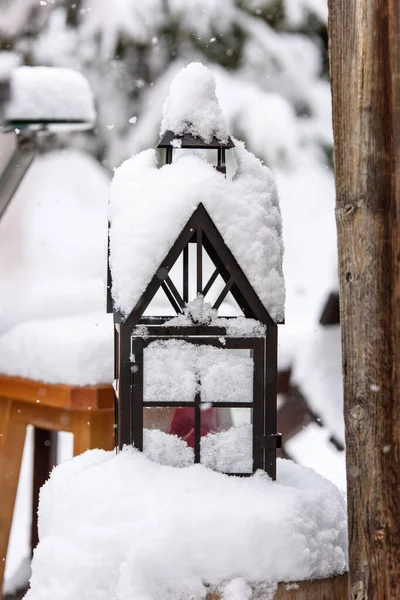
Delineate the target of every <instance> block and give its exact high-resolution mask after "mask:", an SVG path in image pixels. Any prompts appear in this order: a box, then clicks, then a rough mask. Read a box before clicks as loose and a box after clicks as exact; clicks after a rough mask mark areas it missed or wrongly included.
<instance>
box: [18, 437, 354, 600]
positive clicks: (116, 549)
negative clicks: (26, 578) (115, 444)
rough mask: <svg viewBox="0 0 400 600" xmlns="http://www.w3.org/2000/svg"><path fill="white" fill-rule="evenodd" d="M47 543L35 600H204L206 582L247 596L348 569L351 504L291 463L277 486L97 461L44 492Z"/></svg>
mask: <svg viewBox="0 0 400 600" xmlns="http://www.w3.org/2000/svg"><path fill="white" fill-rule="evenodd" d="M39 536H40V542H39V545H38V547H37V549H36V552H35V555H34V559H33V562H32V578H31V590H30V591H29V592H28V594H27V600H37V599H39V598H40V600H47V599H48V600H50V599H52V598H54V596H55V595H57V590H60V589H63V594H64V598H65V600H74V599H76V598H77V597H79V598H82V600H84V599H85V598H87V599H89V598H93V597H94V596H96V597H98V598H99V599H103V598H104V600H106V598H108V599H109V598H114V597H115V598H118V600H135V599H136V598H138V599H139V598H143V595H146V597H147V598H149V599H150V598H151V599H156V598H160V597H163V598H170V599H171V600H172V599H176V598H182V599H183V598H187V597H191V598H203V597H204V593H205V591H206V590H205V588H204V586H203V584H204V583H205V582H208V583H209V584H210V585H212V586H213V588H214V589H217V588H219V589H221V586H222V588H224V586H227V585H229V583H228V582H231V583H232V580H236V584H234V587H235V588H236V587H237V586H239V588H240V589H241V590H242V592H243V588H244V589H248V586H249V583H253V584H254V585H255V586H256V588H257V589H259V590H260V589H262V585H266V584H262V582H269V587H270V588H271V589H273V588H274V586H275V587H276V584H277V583H278V582H280V581H293V580H295V581H297V580H304V579H315V578H327V577H331V576H333V575H335V574H341V573H343V572H344V571H345V569H346V552H347V546H346V545H347V531H346V506H345V501H344V498H343V495H342V494H341V493H340V491H339V490H338V489H337V488H336V487H335V486H334V485H333V484H331V483H330V482H328V481H327V480H325V479H323V478H321V477H320V476H318V475H316V474H315V473H314V472H313V471H311V470H309V469H306V468H305V467H300V466H299V465H295V464H294V463H292V462H291V461H285V460H278V465H277V481H276V482H272V481H271V480H270V479H269V477H268V476H267V475H266V474H264V473H261V472H259V473H258V474H256V475H255V476H254V477H251V478H244V479H243V478H237V477H229V476H227V475H222V474H220V473H217V472H215V471H212V470H210V469H207V468H206V467H204V466H203V465H193V466H190V467H186V468H173V467H170V466H162V465H159V464H157V463H155V462H152V461H150V460H149V459H148V458H147V457H146V456H144V455H143V454H142V453H140V452H138V451H136V450H133V449H126V450H125V451H123V452H120V453H119V454H117V455H115V453H107V452H104V451H100V450H93V451H89V452H86V453H85V454H83V455H81V456H79V457H76V458H74V459H73V460H72V461H69V462H67V463H64V464H63V465H59V466H58V467H56V469H54V470H53V472H52V475H51V477H50V479H49V481H48V482H47V483H46V484H45V486H44V487H43V488H42V491H41V496H40V506H39ZM246 586H247V587H246ZM242 592H241V594H242V595H241V596H240V597H244V596H243V593H242ZM248 597H249V598H250V596H248Z"/></svg>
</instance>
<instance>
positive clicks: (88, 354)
mask: <svg viewBox="0 0 400 600" xmlns="http://www.w3.org/2000/svg"><path fill="white" fill-rule="evenodd" d="M113 356H114V355H113V322H112V316H111V315H107V314H104V313H84V314H81V315H74V316H69V317H64V318H62V317H59V318H56V319H42V320H37V321H27V322H24V323H20V324H19V325H15V326H14V327H13V328H11V329H10V330H9V331H7V332H6V333H4V334H3V335H2V336H0V373H3V374H5V375H12V376H18V377H26V378H28V379H35V380H37V381H45V382H46V383H62V384H69V385H97V384H100V383H110V384H111V383H112V381H113V364H114V363H113V361H114V358H113Z"/></svg>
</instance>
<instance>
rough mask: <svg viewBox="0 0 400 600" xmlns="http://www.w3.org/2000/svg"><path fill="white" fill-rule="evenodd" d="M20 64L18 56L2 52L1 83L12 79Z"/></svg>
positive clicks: (0, 64)
mask: <svg viewBox="0 0 400 600" xmlns="http://www.w3.org/2000/svg"><path fill="white" fill-rule="evenodd" d="M18 62H19V61H18V56H17V55H16V54H15V53H14V52H0V82H1V81H7V80H8V79H9V78H10V76H11V72H12V70H13V69H15V67H16V66H18Z"/></svg>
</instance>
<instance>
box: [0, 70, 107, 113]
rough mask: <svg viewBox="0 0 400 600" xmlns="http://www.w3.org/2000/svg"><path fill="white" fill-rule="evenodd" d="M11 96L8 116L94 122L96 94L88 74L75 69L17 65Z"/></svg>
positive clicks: (12, 78) (13, 73) (13, 76)
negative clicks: (93, 91) (87, 79)
mask: <svg viewBox="0 0 400 600" xmlns="http://www.w3.org/2000/svg"><path fill="white" fill-rule="evenodd" d="M11 86H12V88H11V89H12V98H11V102H10V103H9V105H8V106H7V109H6V112H5V118H6V119H8V120H14V121H18V120H21V121H24V120H30V121H41V120H44V119H45V120H47V119H50V120H61V121H62V120H72V121H88V122H90V123H91V122H93V121H94V120H95V118H96V111H95V109H94V103H93V94H92V91H91V89H90V86H89V84H88V82H87V81H86V79H85V77H84V76H83V75H82V74H81V73H79V72H78V71H74V70H73V69H60V68H55V67H18V68H17V69H15V70H14V71H13V72H12V76H11Z"/></svg>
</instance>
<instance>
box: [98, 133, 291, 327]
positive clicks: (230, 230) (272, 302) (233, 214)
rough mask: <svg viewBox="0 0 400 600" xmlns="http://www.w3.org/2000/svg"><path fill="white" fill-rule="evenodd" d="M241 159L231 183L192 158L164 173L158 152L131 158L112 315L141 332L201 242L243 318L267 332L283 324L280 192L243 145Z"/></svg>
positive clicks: (120, 208) (115, 223)
mask: <svg viewBox="0 0 400 600" xmlns="http://www.w3.org/2000/svg"><path fill="white" fill-rule="evenodd" d="M234 152H235V154H236V160H237V163H238V168H237V171H236V173H235V175H234V177H233V178H232V179H229V178H225V177H224V176H223V175H222V174H221V173H219V172H218V171H216V170H215V169H214V167H213V166H212V165H211V164H210V163H207V162H206V161H205V160H202V159H201V158H200V157H198V156H193V155H189V156H185V155H182V156H180V157H177V159H176V160H175V161H174V162H173V163H172V164H170V165H165V166H163V167H161V168H158V166H157V160H156V154H155V150H147V151H144V152H142V153H140V154H138V155H136V156H134V157H132V158H131V159H129V160H127V161H125V163H123V165H121V167H119V168H118V169H117V170H116V171H115V173H114V178H113V182H112V185H111V198H110V211H109V219H110V223H111V225H110V268H111V277H112V298H113V308H114V310H115V311H117V312H119V313H120V315H121V318H120V320H121V321H123V322H125V321H126V320H127V319H128V318H130V316H132V314H133V313H134V316H133V317H132V319H130V322H131V324H132V325H135V324H137V323H138V322H139V319H140V318H141V316H142V315H143V313H144V311H145V310H146V307H147V306H148V303H149V299H151V298H152V297H153V296H154V295H155V294H156V293H157V291H158V290H159V289H160V287H161V286H163V287H165V286H164V284H166V286H167V287H170V289H172V288H171V286H169V282H168V280H167V278H168V277H169V273H170V271H171V269H172V267H173V266H174V265H175V264H176V263H177V261H178V259H179V257H180V256H181V253H182V252H183V250H184V248H185V246H186V245H187V244H188V243H189V242H191V243H193V241H195V240H196V236H197V235H198V236H199V237H202V238H203V242H204V243H203V247H205V246H206V247H205V251H206V253H207V254H208V255H209V256H210V257H211V260H212V262H214V265H215V266H216V267H217V268H218V271H219V272H220V273H221V274H222V278H223V279H224V281H225V284H226V285H227V286H231V293H232V295H233V296H234V298H235V300H236V302H237V304H238V305H239V307H240V308H242V307H245V309H246V310H245V311H243V310H242V312H243V314H245V316H247V317H250V318H255V319H257V320H259V321H261V322H262V323H264V324H268V323H271V320H272V321H274V322H282V321H283V318H284V299H285V288H284V278H283V272H282V255H283V243H282V237H281V215H280V210H279V203H278V196H277V192H276V187H275V184H274V182H273V179H272V177H271V173H270V171H269V169H268V168H267V167H265V166H263V165H262V163H261V162H260V161H259V160H258V159H257V158H256V157H255V156H254V155H252V154H251V153H249V152H247V151H246V150H245V148H244V145H243V144H242V143H240V142H236V145H235V148H234ZM228 275H229V276H228ZM164 291H165V290H164ZM166 294H167V292H166ZM172 295H174V290H172ZM206 299H207V298H206ZM179 303H180V299H179V298H178V305H179Z"/></svg>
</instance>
